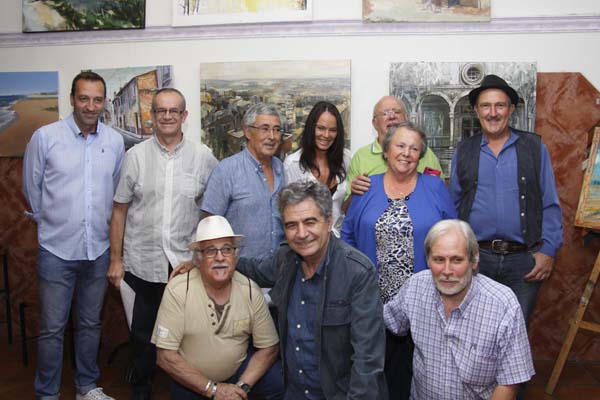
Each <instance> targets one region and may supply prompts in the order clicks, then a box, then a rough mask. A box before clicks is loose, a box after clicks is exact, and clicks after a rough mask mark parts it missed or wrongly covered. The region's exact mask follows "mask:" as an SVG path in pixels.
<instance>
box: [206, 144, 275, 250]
mask: <svg viewBox="0 0 600 400" xmlns="http://www.w3.org/2000/svg"><path fill="white" fill-rule="evenodd" d="M271 166H272V168H273V176H274V184H273V191H272V192H271V191H270V189H269V184H268V182H267V178H266V176H265V173H264V171H263V168H262V166H261V165H260V163H259V162H258V160H256V158H254V157H253V156H252V154H250V152H249V151H248V149H247V148H245V149H244V150H242V151H241V152H239V153H237V154H234V155H233V156H231V157H227V158H225V159H224V160H222V161H221V162H220V163H219V165H218V166H217V168H215V170H214V171H213V173H212V175H211V177H210V179H209V181H208V185H207V187H206V194H205V196H204V199H203V200H202V207H201V208H202V210H203V211H206V212H207V213H210V214H215V215H222V216H224V217H225V218H227V221H229V223H230V224H231V227H232V228H233V231H234V232H236V233H240V234H243V235H244V236H245V238H244V241H243V242H242V249H241V251H240V256H241V257H248V258H257V259H261V260H262V259H265V258H269V257H272V256H273V255H275V253H276V251H277V249H279V244H280V243H281V242H282V241H283V240H284V235H283V227H282V224H281V218H280V216H279V210H278V209H277V198H278V196H279V192H280V191H281V189H282V188H283V186H285V176H284V174H283V163H282V162H281V160H280V159H278V158H277V157H272V161H271Z"/></svg>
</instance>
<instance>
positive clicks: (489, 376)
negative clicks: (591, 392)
mask: <svg viewBox="0 0 600 400" xmlns="http://www.w3.org/2000/svg"><path fill="white" fill-rule="evenodd" d="M383 315H384V320H385V324H386V326H387V327H388V329H389V330H390V331H392V332H393V333H394V334H397V335H404V334H406V332H407V331H408V330H409V329H410V331H411V334H412V338H413V340H414V342H415V352H414V358H413V381H412V386H411V399H414V400H425V399H437V400H456V399H463V400H469V399H489V398H490V397H491V394H492V393H493V391H494V389H495V388H496V386H497V385H514V384H518V383H522V382H526V381H528V380H529V379H531V376H533V374H534V373H535V371H534V369H533V362H532V359H531V350H530V347H529V341H528V338H527V331H526V329H525V322H524V320H523V313H522V311H521V308H520V306H519V303H518V302H517V299H516V297H515V295H514V294H513V292H512V291H511V290H510V289H509V288H507V287H505V286H503V285H501V284H499V283H497V282H494V281H493V280H491V279H489V278H487V277H485V276H483V275H480V274H478V275H475V276H473V280H472V283H471V286H470V288H469V290H468V292H467V295H466V296H465V298H464V299H463V301H462V303H461V304H460V306H459V307H458V308H456V309H454V310H453V311H452V312H451V313H450V315H449V316H448V319H446V316H445V312H444V304H443V302H442V298H441V296H440V294H439V292H438V290H437V289H436V287H435V283H434V281H433V278H432V275H431V271H430V270H426V271H422V272H420V273H418V274H415V275H413V277H411V278H410V279H409V280H408V281H407V282H406V283H405V284H404V285H403V286H402V288H400V291H399V292H398V294H397V295H396V297H394V299H392V300H391V301H390V302H389V303H387V304H386V305H385V306H384V313H383Z"/></svg>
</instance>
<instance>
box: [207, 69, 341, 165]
mask: <svg viewBox="0 0 600 400" xmlns="http://www.w3.org/2000/svg"><path fill="white" fill-rule="evenodd" d="M200 84H201V92H200V96H201V97H200V100H201V108H202V109H201V115H202V131H203V132H202V135H203V137H202V143H205V144H206V145H208V146H209V147H210V148H211V149H212V150H213V153H214V155H215V157H217V158H218V159H219V160H221V159H223V158H225V157H227V156H230V155H232V154H235V153H237V152H239V151H240V150H241V149H242V148H243V147H244V145H245V139H244V133H243V131H242V118H243V116H244V113H245V112H246V110H247V109H248V108H249V107H250V106H251V105H252V104H255V103H258V102H265V103H273V104H276V105H277V106H278V108H279V112H280V113H281V115H282V116H283V118H284V119H285V121H282V127H283V130H284V132H285V134H284V137H283V138H282V141H283V144H282V146H281V149H280V152H279V155H280V156H281V158H284V156H285V154H287V153H289V152H290V151H293V150H295V149H296V148H297V146H298V140H299V138H300V135H301V133H302V129H303V127H304V122H305V121H306V117H307V116H308V113H309V112H310V110H311V109H312V107H313V106H314V104H315V103H317V102H318V101H321V100H324V101H329V102H331V103H333V104H335V105H336V107H337V108H338V110H339V111H340V113H341V115H342V121H343V123H344V129H345V130H346V147H348V148H349V147H350V61H349V60H334V61H323V60H319V61H261V62H238V63H232V62H229V63H205V64H201V65H200Z"/></svg>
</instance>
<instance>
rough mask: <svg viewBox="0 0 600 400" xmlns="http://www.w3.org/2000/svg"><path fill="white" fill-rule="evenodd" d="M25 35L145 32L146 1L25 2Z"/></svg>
mask: <svg viewBox="0 0 600 400" xmlns="http://www.w3.org/2000/svg"><path fill="white" fill-rule="evenodd" d="M22 2H23V32H49V31H90V30H106V29H143V28H144V27H145V25H146V23H145V21H146V0H119V1H115V0H22Z"/></svg>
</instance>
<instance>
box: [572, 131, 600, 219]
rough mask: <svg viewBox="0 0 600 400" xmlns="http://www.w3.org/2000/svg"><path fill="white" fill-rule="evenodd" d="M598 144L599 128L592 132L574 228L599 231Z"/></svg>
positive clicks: (599, 137)
mask: <svg viewBox="0 0 600 400" xmlns="http://www.w3.org/2000/svg"><path fill="white" fill-rule="evenodd" d="M598 142H600V128H596V129H595V131H594V138H593V141H592V147H591V149H590V155H589V157H588V159H587V168H586V170H585V175H584V177H583V186H582V187H581V194H580V195H579V204H578V206H577V213H576V214H575V225H576V226H581V227H584V228H589V229H595V230H598V229H600V156H599V155H598V150H599V149H600V148H599V147H598Z"/></svg>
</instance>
